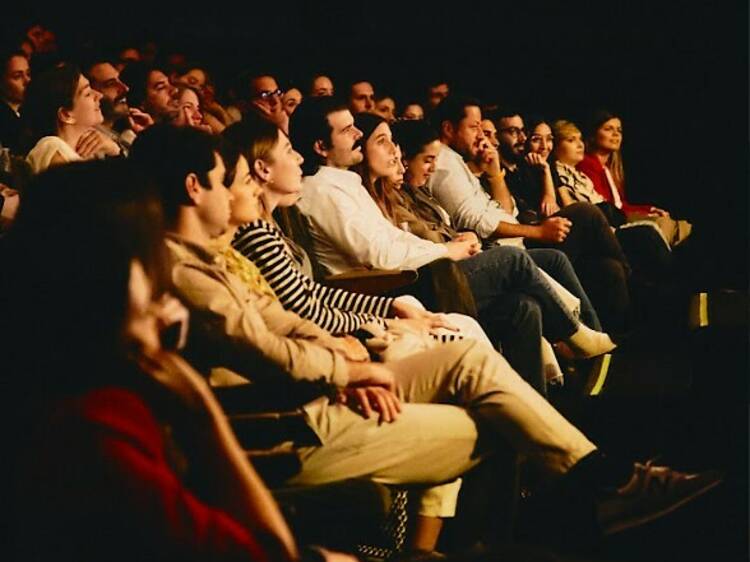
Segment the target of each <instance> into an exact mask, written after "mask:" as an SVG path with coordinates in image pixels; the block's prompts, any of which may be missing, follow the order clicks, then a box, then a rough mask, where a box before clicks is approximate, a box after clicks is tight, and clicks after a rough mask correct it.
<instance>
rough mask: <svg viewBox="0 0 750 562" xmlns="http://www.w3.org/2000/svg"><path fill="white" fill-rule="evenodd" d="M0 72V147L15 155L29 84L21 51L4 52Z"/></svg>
mask: <svg viewBox="0 0 750 562" xmlns="http://www.w3.org/2000/svg"><path fill="white" fill-rule="evenodd" d="M0 71H2V75H1V76H0V145H2V146H3V147H4V148H8V149H10V151H11V152H13V153H14V154H17V153H19V152H20V150H21V110H22V108H21V106H22V105H23V101H24V97H25V95H26V88H27V87H28V85H29V82H31V69H30V68H29V59H28V57H27V56H26V54H25V53H24V52H23V51H16V50H13V51H4V52H2V53H1V54H0Z"/></svg>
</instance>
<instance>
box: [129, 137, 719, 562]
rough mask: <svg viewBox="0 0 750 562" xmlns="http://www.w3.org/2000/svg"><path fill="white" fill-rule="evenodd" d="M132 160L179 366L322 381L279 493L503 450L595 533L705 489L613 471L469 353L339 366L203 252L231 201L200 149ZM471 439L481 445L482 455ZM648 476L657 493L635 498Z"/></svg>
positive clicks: (177, 141) (479, 349) (435, 470)
mask: <svg viewBox="0 0 750 562" xmlns="http://www.w3.org/2000/svg"><path fill="white" fill-rule="evenodd" d="M133 156H134V157H135V158H136V159H137V161H138V162H140V163H141V164H142V165H143V166H144V168H145V169H147V170H150V172H151V173H152V175H153V178H154V180H155V182H156V184H157V186H158V188H159V190H160V194H161V199H162V202H163V205H164V212H165V220H166V221H167V229H168V231H169V232H170V235H169V239H168V241H167V246H168V252H169V256H170V258H171V262H172V265H171V281H172V283H173V285H174V288H175V290H176V292H177V294H178V295H179V296H180V297H181V298H182V299H183V300H184V302H185V303H186V304H187V306H188V307H189V308H190V310H191V311H192V314H191V323H192V326H191V329H192V330H193V332H192V333H193V336H191V339H190V341H189V342H188V348H187V352H188V354H189V355H190V356H192V357H193V358H194V359H195V360H196V361H197V364H198V365H200V366H202V367H203V368H205V369H211V368H214V367H225V368H228V369H232V370H233V371H235V372H236V373H238V374H240V375H242V376H244V377H246V378H252V379H254V380H261V379H264V378H265V379H269V378H278V377H289V376H291V377H292V378H294V379H298V380H314V379H321V378H322V379H324V380H326V381H328V382H330V383H333V384H335V385H336V386H338V387H339V389H340V390H339V393H338V396H339V399H338V400H336V401H329V400H328V399H327V398H321V399H318V400H316V401H314V402H312V403H309V404H307V405H305V406H304V409H305V412H306V415H307V422H308V424H309V426H310V428H311V429H312V431H313V432H314V433H315V434H316V435H317V436H318V437H319V439H320V445H319V446H315V447H307V448H304V449H302V450H301V451H300V457H301V463H302V467H301V471H300V473H298V474H297V475H295V476H294V477H293V478H292V479H291V483H294V484H321V483H325V482H333V481H337V480H341V479H346V478H353V477H369V478H372V479H374V480H376V481H379V482H383V483H387V484H423V485H427V486H435V485H440V484H443V483H445V482H450V481H452V480H454V479H455V478H457V477H459V476H460V475H461V474H463V473H464V472H466V471H467V470H468V469H469V468H471V467H472V466H475V465H476V464H477V463H479V462H481V460H482V458H484V457H485V456H486V455H488V454H490V453H491V452H492V451H493V450H503V449H505V448H507V447H508V446H510V447H511V448H512V449H513V450H514V451H516V452H517V453H520V454H523V455H525V456H526V457H527V458H528V459H529V461H530V462H532V463H534V464H535V465H536V466H537V467H538V468H539V469H540V472H541V473H542V474H544V475H545V476H547V477H549V478H550V479H553V480H554V481H555V483H554V485H555V488H556V489H558V490H561V491H562V493H563V494H564V495H567V494H570V493H575V495H576V497H578V498H579V499H580V500H581V506H583V509H584V511H585V513H589V512H590V511H592V510H593V509H594V507H596V512H597V522H598V524H599V526H600V527H601V529H602V530H603V531H604V532H605V533H606V532H616V531H618V530H622V529H625V528H628V527H630V526H633V525H637V524H640V523H643V522H645V521H647V520H650V519H653V518H655V517H657V516H659V515H661V514H663V513H666V512H668V511H671V510H672V509H674V508H675V507H676V506H677V505H679V504H680V503H684V501H686V500H687V499H689V498H692V497H695V496H697V495H698V494H700V493H702V492H704V491H706V490H707V489H709V488H711V487H713V486H715V485H716V484H717V483H718V482H719V480H720V479H719V477H717V476H716V475H714V474H710V473H705V474H700V475H690V476H686V475H684V474H680V473H676V472H673V471H670V470H669V469H667V468H665V467H659V468H657V467H652V466H651V465H650V464H649V465H646V466H643V465H636V467H635V470H634V471H632V473H631V471H630V469H629V468H628V469H626V470H621V471H618V470H617V469H616V467H615V466H614V465H613V464H612V463H611V462H609V461H608V460H607V459H606V458H605V457H604V456H603V455H602V454H601V453H600V452H599V451H598V449H597V448H596V446H595V445H594V444H593V443H591V442H590V441H589V440H588V439H587V438H586V437H585V436H584V435H583V434H582V433H581V432H580V431H579V430H578V429H576V428H575V427H574V426H572V425H571V424H570V423H569V422H568V421H567V420H565V418H563V417H562V416H561V415H560V414H559V413H558V412H557V411H556V410H555V409H554V408H552V406H550V404H549V403H548V402H547V401H546V400H544V399H543V398H542V397H541V396H540V395H539V394H537V393H536V392H535V391H534V390H533V389H532V388H531V387H530V386H529V385H527V384H526V383H525V382H523V380H522V379H521V378H520V377H519V376H518V375H517V374H516V373H515V372H514V371H513V370H512V369H510V367H509V366H508V364H507V363H506V362H505V361H504V360H503V359H502V357H501V356H499V355H498V354H496V353H495V352H493V351H492V350H491V349H490V348H489V347H487V346H485V345H482V344H480V343H477V342H466V341H464V342H455V343H449V344H445V345H441V346H440V347H438V348H437V349H434V350H432V351H430V352H428V353H422V354H417V355H414V356H411V357H407V358H405V359H403V360H400V361H397V362H393V363H388V364H373V363H370V362H367V361H356V360H351V359H347V358H346V357H345V354H349V355H350V356H351V350H347V349H346V347H345V346H340V345H338V343H339V342H337V341H336V338H333V337H332V336H330V335H329V334H328V333H326V332H324V331H323V330H321V329H319V328H318V327H317V326H315V325H313V324H311V323H310V322H307V321H304V320H302V319H300V318H299V317H297V316H296V315H295V314H293V313H289V312H286V311H284V310H283V309H282V308H281V307H280V305H278V304H275V301H273V300H272V299H270V298H269V297H268V296H267V295H264V294H262V293H256V292H254V291H252V290H250V289H249V288H248V286H247V285H245V284H244V283H243V282H242V281H241V280H239V279H238V278H236V277H235V276H233V275H232V274H230V273H229V272H228V271H227V269H226V266H225V264H224V262H223V260H222V259H221V258H219V256H218V255H217V253H216V252H215V251H213V250H212V249H211V242H212V240H214V239H215V238H217V237H218V236H220V235H221V234H222V233H223V232H224V231H225V230H226V229H227V228H228V221H229V216H230V204H231V202H232V201H231V199H232V198H231V196H230V194H229V191H228V190H227V189H226V187H225V186H224V184H223V181H224V179H225V173H226V169H225V166H224V162H223V159H222V158H221V156H220V154H219V152H218V150H217V145H216V143H215V142H214V140H213V139H212V138H211V137H210V136H208V135H206V134H205V133H202V132H200V131H198V130H194V129H171V128H169V127H166V126H160V127H153V128H151V129H149V130H148V131H147V132H145V133H144V134H143V135H142V136H141V137H140V138H139V140H138V141H137V142H136V144H135V146H134V151H133ZM248 187H250V186H249V185H248ZM373 410H375V411H377V412H378V415H377V416H374V415H372V413H373ZM383 422H386V423H383ZM480 429H481V430H482V431H483V432H484V431H486V432H487V438H486V439H483V440H482V443H479V442H478V437H479V431H480ZM657 475H658V477H659V478H660V479H662V480H663V481H664V482H665V483H666V485H665V486H663V487H658V488H654V487H650V486H646V485H645V484H646V483H647V482H648V480H649V479H650V478H653V477H657ZM623 485H624V486H623ZM618 486H623V487H622V488H618ZM600 494H603V495H600ZM432 499H433V500H434V499H435V498H434V497H433V498H432ZM447 504H448V505H438V504H436V503H434V501H433V502H424V503H423V504H422V505H421V509H420V514H421V515H422V516H424V518H430V517H433V518H434V517H435V516H438V517H440V516H449V515H451V514H452V511H453V509H454V507H455V506H454V505H453V504H452V502H447ZM558 507H560V506H558ZM565 508H566V509H570V506H565ZM553 511H555V510H553V509H551V508H550V511H549V513H550V514H552V513H553ZM554 515H555V516H559V515H560V511H559V510H558V511H556V512H555V514H554ZM568 516H569V517H571V516H572V517H575V518H576V519H577V518H578V517H579V516H580V517H585V515H581V514H579V513H575V514H568ZM432 528H434V526H433V527H432ZM438 528H439V526H438ZM435 539H436V537H435V536H432V541H430V544H426V545H425V546H426V547H427V549H431V548H434V542H435ZM421 544H423V545H424V544H425V543H421Z"/></svg>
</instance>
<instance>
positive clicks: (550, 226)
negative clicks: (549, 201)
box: [539, 217, 573, 243]
mask: <svg viewBox="0 0 750 562" xmlns="http://www.w3.org/2000/svg"><path fill="white" fill-rule="evenodd" d="M572 225H573V223H572V222H570V221H569V220H568V219H566V218H563V217H551V218H548V219H546V220H545V221H543V222H542V224H540V225H539V229H540V239H542V240H545V241H547V242H556V243H560V242H562V241H563V240H565V238H566V237H567V236H568V233H569V232H570V227H571V226H572Z"/></svg>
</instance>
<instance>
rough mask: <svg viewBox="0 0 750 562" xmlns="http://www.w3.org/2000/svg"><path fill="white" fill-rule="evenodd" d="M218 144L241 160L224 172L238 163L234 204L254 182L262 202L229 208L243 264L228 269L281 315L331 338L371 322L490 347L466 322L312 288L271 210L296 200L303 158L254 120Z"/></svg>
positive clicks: (301, 254) (305, 261)
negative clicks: (270, 299)
mask: <svg viewBox="0 0 750 562" xmlns="http://www.w3.org/2000/svg"><path fill="white" fill-rule="evenodd" d="M224 137H225V138H226V139H228V140H229V141H230V143H231V144H233V145H234V146H236V147H237V148H238V149H239V150H240V151H241V153H242V155H239V156H238V155H235V156H234V157H233V158H231V159H230V158H229V157H227V158H225V161H228V162H229V163H228V164H227V168H228V169H231V168H232V167H234V162H233V161H232V160H234V161H236V162H237V163H236V171H235V173H234V183H232V186H233V187H232V188H230V189H232V191H233V194H234V196H235V200H237V199H241V200H242V201H246V200H247V197H246V196H243V195H242V192H243V190H245V189H246V188H244V187H243V186H242V185H240V184H238V185H237V186H235V184H236V183H237V182H239V181H245V182H252V183H253V185H255V186H257V187H258V188H259V189H258V193H257V194H256V197H260V204H259V206H258V205H255V204H252V203H251V202H247V203H245V204H234V205H233V206H232V217H231V225H232V227H233V228H232V231H231V232H230V233H229V240H231V244H232V246H233V247H234V249H235V250H236V251H237V252H239V253H240V254H241V256H239V257H237V256H230V259H229V264H230V266H237V268H238V269H243V270H244V273H245V275H243V278H244V279H245V280H246V282H248V283H253V284H255V287H256V288H257V289H259V290H263V291H266V292H268V293H269V294H272V295H273V296H274V298H278V299H279V300H280V302H281V304H282V305H283V306H284V308H286V309H288V310H291V311H292V312H295V313H297V314H299V315H300V316H301V317H303V318H305V319H307V320H311V321H313V322H315V323H316V324H317V325H318V326H320V327H321V328H323V329H324V330H327V331H329V332H331V333H333V334H351V333H353V332H356V331H357V330H359V329H360V328H361V327H362V326H363V325H365V324H367V323H373V322H374V323H376V324H378V325H380V326H381V327H383V328H388V327H390V328H394V327H398V326H399V325H401V326H402V327H411V328H414V329H417V330H430V331H431V332H432V333H433V336H434V337H435V338H437V339H441V340H444V341H447V340H452V339H455V338H457V337H461V335H462V334H463V335H466V336H467V337H472V338H474V339H481V340H483V341H486V342H487V343H489V341H488V340H487V337H486V336H485V335H484V332H483V331H482V329H481V328H480V327H479V325H477V324H476V322H474V321H473V320H472V319H471V318H468V317H461V318H459V317H458V316H459V315H454V314H451V315H438V314H433V313H431V312H428V311H426V310H423V309H422V308H416V307H415V306H412V304H410V303H409V301H408V300H407V299H404V298H398V299H393V298H390V297H381V296H372V295H364V294H357V293H351V292H348V291H345V290H342V289H334V288H331V287H327V286H325V285H321V284H320V283H317V282H316V281H314V280H313V279H312V267H311V264H310V260H309V257H308V256H307V254H306V253H305V250H304V249H303V248H301V247H299V246H298V245H297V244H295V243H294V242H293V241H292V240H290V239H288V238H287V237H286V236H284V234H283V233H282V232H281V230H280V229H279V228H278V226H277V225H276V222H275V220H274V218H273V211H274V210H275V209H276V208H277V207H281V208H283V207H288V206H291V205H293V204H294V203H295V202H296V201H297V198H298V197H299V192H300V189H301V179H302V176H301V169H300V164H301V162H302V157H301V156H300V155H299V154H298V153H297V152H295V151H294V150H293V149H292V148H291V145H290V144H289V140H288V139H287V137H286V136H285V135H284V134H283V133H281V131H280V130H279V129H278V128H277V127H275V126H274V125H273V124H271V123H268V122H267V121H264V120H262V119H260V118H256V117H254V116H249V117H248V118H247V119H246V120H245V121H243V122H242V123H239V124H236V125H233V126H232V127H230V128H229V129H227V131H226V132H225V134H224ZM248 160H249V161H250V162H251V165H250V166H249V168H248ZM235 191H236V192H237V193H235ZM242 256H244V258H243V257H242ZM245 258H247V259H245ZM247 260H250V261H249V262H248V261H247ZM261 274H262V275H261ZM445 316H447V318H446V317H445ZM386 318H388V319H387V320H386ZM392 318H401V320H395V321H394V320H393V319H392ZM404 319H406V320H407V321H406V322H405V323H404ZM452 324H455V325H457V326H460V327H461V330H460V332H454V331H451V330H446V329H445V328H446V327H447V326H450V325H452ZM439 328H444V329H443V330H438V329H439Z"/></svg>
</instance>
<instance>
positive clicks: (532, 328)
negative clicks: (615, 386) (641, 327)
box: [458, 246, 599, 394]
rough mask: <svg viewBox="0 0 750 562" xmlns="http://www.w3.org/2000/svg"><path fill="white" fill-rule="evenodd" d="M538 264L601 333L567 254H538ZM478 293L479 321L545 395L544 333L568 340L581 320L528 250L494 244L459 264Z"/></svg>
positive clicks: (509, 357) (533, 384)
mask: <svg viewBox="0 0 750 562" xmlns="http://www.w3.org/2000/svg"><path fill="white" fill-rule="evenodd" d="M537 257H538V258H539V260H540V261H542V262H543V263H545V264H546V265H548V266H549V269H551V270H552V271H547V269H546V268H545V271H547V272H548V273H549V274H550V275H552V276H553V277H555V278H556V279H557V277H556V275H555V272H558V273H559V274H560V276H561V277H562V278H564V279H557V280H558V281H559V282H560V283H561V284H562V285H563V286H565V287H566V288H568V287H571V289H569V290H571V292H573V293H574V294H576V296H579V295H581V296H582V297H583V298H581V307H582V310H583V308H587V316H588V318H590V319H591V320H590V321H592V322H594V325H593V326H592V327H594V328H597V329H598V327H599V326H598V319H596V313H595V312H594V311H593V307H591V303H590V302H589V301H588V299H587V298H586V295H585V293H584V292H583V289H582V288H581V286H580V283H578V280H577V278H576V277H575V273H574V272H573V270H572V267H571V266H570V263H569V262H568V260H567V258H566V257H565V256H564V254H562V253H560V252H556V251H554V250H540V251H539V252H538V256H537ZM458 264H459V266H460V267H461V269H462V270H463V272H464V274H465V275H466V278H467V280H468V282H469V286H470V287H471V290H472V293H473V294H474V300H475V301H476V305H477V309H478V311H479V322H480V324H481V325H482V327H483V328H484V330H485V332H487V335H488V336H489V338H490V340H491V341H492V342H493V343H495V344H497V343H501V344H502V349H503V355H505V357H506V359H508V362H509V363H510V364H511V365H512V366H513V368H514V369H515V370H516V371H518V372H519V373H520V374H521V376H522V377H523V378H524V379H525V380H526V381H527V382H528V383H529V384H530V385H531V386H533V387H534V388H535V389H536V390H537V391H539V392H540V393H542V394H545V380H544V375H543V371H542V360H541V343H540V339H541V337H542V335H544V336H545V337H547V339H549V340H550V341H558V340H561V339H565V338H567V337H569V336H570V335H571V334H572V333H573V332H574V331H575V330H576V328H577V322H576V320H575V318H574V317H573V316H572V315H571V314H570V312H569V311H568V310H567V308H565V305H564V304H563V303H562V301H560V299H559V297H558V296H557V294H556V293H555V291H554V289H552V287H551V286H550V285H549V283H548V282H547V280H546V279H545V278H544V277H543V276H542V275H541V274H540V273H539V271H538V269H537V267H536V263H535V262H534V260H533V259H532V257H531V255H530V253H529V252H527V251H526V250H523V249H521V248H515V247H511V246H494V247H492V248H490V249H487V250H485V251H483V252H482V253H480V254H477V255H476V256H473V257H471V258H468V259H465V260H462V261H460V262H458ZM579 298H580V297H579Z"/></svg>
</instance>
